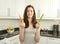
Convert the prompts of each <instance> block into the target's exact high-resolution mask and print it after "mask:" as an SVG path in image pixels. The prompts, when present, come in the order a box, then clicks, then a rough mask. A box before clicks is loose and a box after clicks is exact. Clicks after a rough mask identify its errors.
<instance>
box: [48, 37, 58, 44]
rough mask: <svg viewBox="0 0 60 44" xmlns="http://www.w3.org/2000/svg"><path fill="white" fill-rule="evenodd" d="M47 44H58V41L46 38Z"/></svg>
mask: <svg viewBox="0 0 60 44" xmlns="http://www.w3.org/2000/svg"><path fill="white" fill-rule="evenodd" d="M48 44H59V40H58V39H57V38H50V37H49V38H48Z"/></svg>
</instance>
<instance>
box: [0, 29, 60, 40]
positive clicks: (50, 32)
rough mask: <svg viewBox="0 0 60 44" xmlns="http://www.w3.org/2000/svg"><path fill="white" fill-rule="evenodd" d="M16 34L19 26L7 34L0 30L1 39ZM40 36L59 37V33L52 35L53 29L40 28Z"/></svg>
mask: <svg viewBox="0 0 60 44" xmlns="http://www.w3.org/2000/svg"><path fill="white" fill-rule="evenodd" d="M5 31H6V30H5ZM18 34H19V28H15V31H14V32H13V33H12V34H9V33H8V32H6V33H5V32H4V34H3V31H2V33H1V32H0V40H2V39H4V38H10V37H13V36H15V35H18ZM40 36H45V37H53V38H60V35H59V36H53V31H50V30H48V31H47V30H40Z"/></svg>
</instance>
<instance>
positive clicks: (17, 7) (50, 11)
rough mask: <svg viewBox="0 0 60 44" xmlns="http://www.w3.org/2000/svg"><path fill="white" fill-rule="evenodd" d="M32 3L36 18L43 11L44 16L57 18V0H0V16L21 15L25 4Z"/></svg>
mask: <svg viewBox="0 0 60 44" xmlns="http://www.w3.org/2000/svg"><path fill="white" fill-rule="evenodd" d="M30 4H31V5H32V6H34V8H35V11H36V18H37V19H38V18H39V16H40V15H42V14H43V13H44V18H57V17H58V16H59V15H57V14H59V11H60V10H59V7H60V6H59V5H60V4H59V0H0V17H6V16H7V17H16V18H17V17H19V15H20V16H23V14H24V9H25V7H26V6H27V5H30Z"/></svg>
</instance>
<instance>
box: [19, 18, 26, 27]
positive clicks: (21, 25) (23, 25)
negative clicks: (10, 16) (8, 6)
mask: <svg viewBox="0 0 60 44" xmlns="http://www.w3.org/2000/svg"><path fill="white" fill-rule="evenodd" d="M20 27H21V28H24V27H25V23H24V21H23V19H22V18H21V17H20Z"/></svg>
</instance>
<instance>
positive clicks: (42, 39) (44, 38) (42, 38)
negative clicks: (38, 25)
mask: <svg viewBox="0 0 60 44" xmlns="http://www.w3.org/2000/svg"><path fill="white" fill-rule="evenodd" d="M47 43H48V41H47V37H43V36H41V37H40V42H39V44H47Z"/></svg>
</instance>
